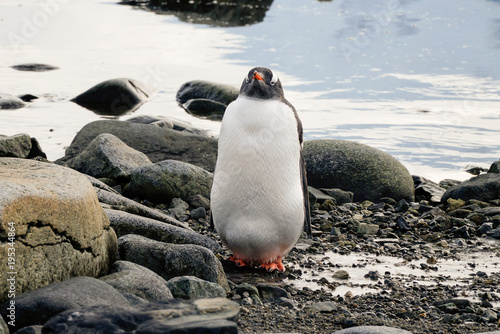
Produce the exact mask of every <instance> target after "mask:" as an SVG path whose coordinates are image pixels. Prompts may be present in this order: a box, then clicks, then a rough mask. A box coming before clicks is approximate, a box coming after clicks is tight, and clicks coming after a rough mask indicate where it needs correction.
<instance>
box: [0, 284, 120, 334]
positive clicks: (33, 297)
mask: <svg viewBox="0 0 500 334" xmlns="http://www.w3.org/2000/svg"><path fill="white" fill-rule="evenodd" d="M15 300H16V326H15V327H14V328H22V327H25V326H30V325H43V324H44V323H45V322H46V321H47V320H49V319H50V318H52V317H53V316H55V315H56V314H58V313H61V312H64V311H66V310H71V309H75V308H81V307H87V306H93V305H113V306H129V305H130V304H129V302H128V301H127V300H126V299H125V297H123V296H122V294H121V293H120V292H118V291H117V290H116V289H115V288H113V287H112V286H110V285H108V284H106V283H104V282H101V281H100V280H98V279H95V278H91V277H74V278H71V279H68V280H66V281H63V282H57V283H52V284H50V285H48V286H45V287H43V288H40V289H38V290H33V291H30V292H27V293H23V294H22V295H18V296H16V299H15ZM5 306H6V304H4V305H2V308H1V309H0V314H2V316H4V317H5V313H4V312H5V310H6V307H5ZM14 328H13V327H11V329H14Z"/></svg>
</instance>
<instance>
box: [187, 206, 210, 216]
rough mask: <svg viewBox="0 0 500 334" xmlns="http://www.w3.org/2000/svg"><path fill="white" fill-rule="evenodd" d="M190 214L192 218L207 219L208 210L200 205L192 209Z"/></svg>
mask: <svg viewBox="0 0 500 334" xmlns="http://www.w3.org/2000/svg"><path fill="white" fill-rule="evenodd" d="M189 216H190V217H191V218H192V219H205V218H206V217H207V210H205V208H204V207H202V206H200V207H199V208H196V209H193V210H191V212H190V213H189Z"/></svg>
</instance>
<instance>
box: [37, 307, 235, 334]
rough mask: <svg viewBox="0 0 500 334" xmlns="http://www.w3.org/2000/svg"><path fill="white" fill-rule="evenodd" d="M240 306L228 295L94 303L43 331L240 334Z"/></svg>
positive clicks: (51, 333) (66, 314)
mask: <svg viewBox="0 0 500 334" xmlns="http://www.w3.org/2000/svg"><path fill="white" fill-rule="evenodd" d="M239 310H240V308H239V305H238V304H236V303H234V302H232V301H230V300H228V299H225V298H212V299H197V300H189V301H188V300H184V301H183V300H179V299H173V300H168V301H162V302H156V303H149V304H141V305H137V306H135V307H123V306H117V307H113V306H94V307H87V308H83V309H79V310H71V311H66V312H64V313H61V314H59V315H57V316H55V317H54V318H52V319H50V321H48V322H47V323H46V324H45V325H44V327H43V332H44V333H47V334H59V333H60V334H66V333H84V332H85V333H130V332H131V331H133V332H134V333H150V334H156V333H158V334H162V333H177V334H184V333H185V334H188V333H206V334H212V333H213V334H237V333H238V328H237V325H236V321H237V319H238V314H239Z"/></svg>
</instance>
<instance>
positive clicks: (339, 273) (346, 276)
mask: <svg viewBox="0 0 500 334" xmlns="http://www.w3.org/2000/svg"><path fill="white" fill-rule="evenodd" d="M332 277H333V278H337V279H344V280H345V279H349V277H350V275H349V273H348V272H347V271H345V270H342V269H341V270H337V271H336V272H334V273H333V276H332Z"/></svg>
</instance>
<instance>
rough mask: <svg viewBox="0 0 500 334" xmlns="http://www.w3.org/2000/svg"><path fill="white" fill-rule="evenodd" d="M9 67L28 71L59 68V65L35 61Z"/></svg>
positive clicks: (44, 70)
mask: <svg viewBox="0 0 500 334" xmlns="http://www.w3.org/2000/svg"><path fill="white" fill-rule="evenodd" d="M11 67H12V68H13V69H15V70H18V71H30V72H46V71H53V70H58V69H59V67H57V66H52V65H47V64H37V63H28V64H19V65H14V66H11Z"/></svg>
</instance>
